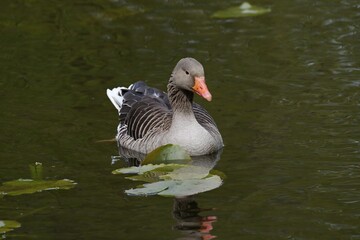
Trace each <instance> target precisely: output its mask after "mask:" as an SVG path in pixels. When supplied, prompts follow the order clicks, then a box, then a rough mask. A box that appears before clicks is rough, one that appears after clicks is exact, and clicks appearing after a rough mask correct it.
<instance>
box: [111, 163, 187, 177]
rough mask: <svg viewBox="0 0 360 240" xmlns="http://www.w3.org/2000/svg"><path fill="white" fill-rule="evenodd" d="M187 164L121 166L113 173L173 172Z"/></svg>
mask: <svg viewBox="0 0 360 240" xmlns="http://www.w3.org/2000/svg"><path fill="white" fill-rule="evenodd" d="M183 166H185V165H182V164H164V163H161V164H147V165H142V166H139V167H135V166H134V167H127V168H119V169H116V170H114V171H112V173H113V174H143V173H145V172H149V171H155V170H156V171H158V172H166V173H168V172H171V171H173V170H174V169H177V168H181V167H183Z"/></svg>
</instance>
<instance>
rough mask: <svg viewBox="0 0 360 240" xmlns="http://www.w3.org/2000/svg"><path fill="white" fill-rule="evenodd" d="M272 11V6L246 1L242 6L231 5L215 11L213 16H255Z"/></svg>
mask: <svg viewBox="0 0 360 240" xmlns="http://www.w3.org/2000/svg"><path fill="white" fill-rule="evenodd" d="M268 12H271V9H270V8H263V7H258V6H254V5H251V4H250V3H248V2H244V3H243V4H241V5H240V6H237V7H230V8H227V9H224V10H220V11H217V12H215V13H214V14H213V15H212V16H211V17H213V18H237V17H253V16H257V15H261V14H264V13H268Z"/></svg>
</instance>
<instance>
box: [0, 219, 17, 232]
mask: <svg viewBox="0 0 360 240" xmlns="http://www.w3.org/2000/svg"><path fill="white" fill-rule="evenodd" d="M20 226H21V224H20V223H19V222H17V221H12V220H0V234H3V233H6V232H9V231H12V230H14V228H18V227H20Z"/></svg>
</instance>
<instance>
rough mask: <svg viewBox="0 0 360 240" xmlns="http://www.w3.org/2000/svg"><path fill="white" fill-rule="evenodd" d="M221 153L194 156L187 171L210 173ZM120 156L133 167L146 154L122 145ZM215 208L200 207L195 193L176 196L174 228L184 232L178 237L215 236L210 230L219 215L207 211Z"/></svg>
mask: <svg viewBox="0 0 360 240" xmlns="http://www.w3.org/2000/svg"><path fill="white" fill-rule="evenodd" d="M221 154H222V150H220V151H218V152H216V153H213V154H210V155H204V156H196V157H192V158H191V161H190V162H189V163H188V164H187V167H188V168H187V167H185V168H184V169H185V171H187V170H189V171H192V170H193V169H201V171H203V173H204V174H208V173H209V172H210V170H212V169H213V168H214V167H215V165H216V163H217V162H218V161H219V159H220V157H221ZM119 157H120V159H122V160H124V162H125V164H126V165H127V166H128V167H132V166H141V162H142V161H143V160H144V159H145V157H146V155H145V154H142V153H139V152H135V151H132V150H129V149H126V148H121V147H120V148H119ZM119 157H117V158H113V162H114V161H117V160H119ZM197 167H199V168H197ZM197 171H198V170H197ZM197 174H199V172H197ZM219 186H220V185H219ZM219 186H217V187H219ZM213 209H214V208H207V209H203V208H200V207H199V205H198V202H197V201H196V200H195V195H187V196H181V197H180V196H175V197H174V204H173V209H172V215H173V218H174V219H175V220H176V224H175V225H174V229H176V230H178V231H180V232H181V233H182V234H183V236H181V237H180V238H177V239H178V240H185V239H203V240H204V239H213V238H215V237H216V236H213V235H212V234H211V233H210V232H211V230H212V229H213V223H214V222H216V221H217V217H216V216H215V215H213V214H206V212H207V213H209V212H211V210H213Z"/></svg>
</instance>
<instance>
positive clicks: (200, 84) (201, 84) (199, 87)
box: [192, 77, 212, 102]
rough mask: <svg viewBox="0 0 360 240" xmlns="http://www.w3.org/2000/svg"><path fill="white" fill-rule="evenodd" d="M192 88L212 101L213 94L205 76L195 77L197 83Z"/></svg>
mask: <svg viewBox="0 0 360 240" xmlns="http://www.w3.org/2000/svg"><path fill="white" fill-rule="evenodd" d="M192 89H194V91H195V92H196V93H197V94H199V95H200V96H202V97H203V98H205V99H206V100H208V101H209V102H210V101H211V99H212V96H211V93H210V92H209V90H208V88H207V86H206V84H205V77H195V85H194V86H193V87H192Z"/></svg>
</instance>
